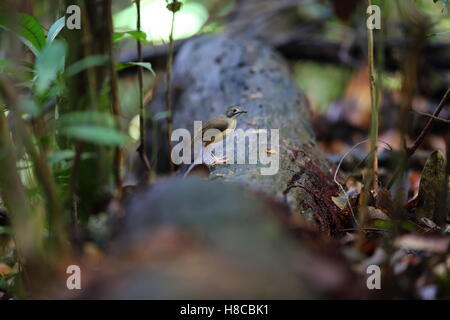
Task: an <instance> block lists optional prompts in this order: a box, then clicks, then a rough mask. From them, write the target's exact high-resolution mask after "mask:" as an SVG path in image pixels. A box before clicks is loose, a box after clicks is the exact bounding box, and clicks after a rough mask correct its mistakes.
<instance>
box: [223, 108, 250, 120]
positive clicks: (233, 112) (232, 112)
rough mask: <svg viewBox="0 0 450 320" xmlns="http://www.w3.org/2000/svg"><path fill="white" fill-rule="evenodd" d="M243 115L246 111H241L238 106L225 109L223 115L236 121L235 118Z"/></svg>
mask: <svg viewBox="0 0 450 320" xmlns="http://www.w3.org/2000/svg"><path fill="white" fill-rule="evenodd" d="M243 113H247V111H244V110H241V108H240V107H238V106H229V107H228V108H227V111H226V112H225V115H226V116H227V117H228V118H231V119H236V118H237V117H239V116H240V115H241V114H243Z"/></svg>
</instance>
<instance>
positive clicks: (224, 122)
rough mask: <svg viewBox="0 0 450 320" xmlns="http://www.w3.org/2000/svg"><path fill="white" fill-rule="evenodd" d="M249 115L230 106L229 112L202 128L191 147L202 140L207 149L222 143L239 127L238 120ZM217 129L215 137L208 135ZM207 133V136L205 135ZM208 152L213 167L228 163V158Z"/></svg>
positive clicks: (237, 107)
mask: <svg viewBox="0 0 450 320" xmlns="http://www.w3.org/2000/svg"><path fill="white" fill-rule="evenodd" d="M244 113H247V111H245V110H241V108H240V107H239V106H235V105H233V106H229V107H227V110H226V111H225V113H224V114H222V115H220V116H218V117H216V118H214V119H211V120H209V121H208V122H206V123H205V125H204V126H203V127H202V130H201V131H199V132H197V134H196V135H195V136H194V138H193V139H192V141H191V145H193V144H194V143H195V142H196V141H197V140H199V139H202V143H203V147H204V148H205V149H206V150H208V149H207V147H208V146H209V145H211V144H213V143H216V142H219V141H222V140H223V139H224V138H226V135H227V134H228V133H229V132H230V130H234V129H236V125H237V118H238V117H239V116H240V115H241V114H244ZM211 129H216V130H218V131H219V132H218V133H217V132H216V134H214V135H208V130H211ZM205 133H206V134H205ZM208 152H209V153H210V154H211V156H212V157H213V159H214V161H213V162H212V163H211V165H215V164H218V163H224V162H225V161H226V157H223V158H220V159H218V158H217V157H216V156H215V155H214V154H212V152H211V151H209V150H208ZM193 166H194V163H193V164H191V166H190V167H189V169H188V170H187V171H186V173H185V174H184V176H186V175H188V174H189V172H190V171H191V169H192V168H193Z"/></svg>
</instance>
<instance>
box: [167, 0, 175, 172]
mask: <svg viewBox="0 0 450 320" xmlns="http://www.w3.org/2000/svg"><path fill="white" fill-rule="evenodd" d="M174 2H177V1H176V0H175V1H174ZM175 12H176V11H175V10H173V11H172V24H171V27H170V35H169V52H168V57H167V68H166V108H167V143H168V146H169V148H168V150H169V157H168V159H169V167H170V170H171V171H172V172H173V171H175V167H174V164H173V162H172V161H171V160H170V154H171V150H170V149H171V148H170V141H171V135H172V122H173V117H172V109H173V108H172V83H171V77H172V64H173V28H174V25H175Z"/></svg>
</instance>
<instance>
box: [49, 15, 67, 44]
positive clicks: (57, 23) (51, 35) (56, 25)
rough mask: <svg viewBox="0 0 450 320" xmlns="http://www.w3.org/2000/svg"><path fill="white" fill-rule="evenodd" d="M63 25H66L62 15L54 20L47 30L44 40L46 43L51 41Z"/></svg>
mask: <svg viewBox="0 0 450 320" xmlns="http://www.w3.org/2000/svg"><path fill="white" fill-rule="evenodd" d="M65 25H66V17H62V18H59V19H58V20H56V21H55V22H54V23H53V24H52V26H51V27H50V29H49V30H48V33H47V40H46V41H47V43H52V42H53V40H55V38H56V37H57V36H58V34H59V33H60V32H61V30H62V29H63V28H64V26H65Z"/></svg>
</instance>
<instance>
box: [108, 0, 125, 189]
mask: <svg viewBox="0 0 450 320" xmlns="http://www.w3.org/2000/svg"><path fill="white" fill-rule="evenodd" d="M105 5H106V6H107V10H108V13H107V16H108V23H107V28H108V33H109V36H110V39H109V41H108V53H109V73H110V75H109V77H110V78H109V82H110V88H111V100H112V101H111V102H112V113H113V115H114V117H115V118H116V120H117V123H116V128H117V130H118V131H121V125H120V116H121V111H120V98H119V89H118V87H117V72H116V68H115V63H114V55H113V44H112V41H113V39H112V37H113V21H112V12H111V0H108V2H107V3H106V4H105ZM122 159H123V155H122V149H121V148H120V147H119V146H117V147H116V148H115V150H114V164H113V171H114V180H115V183H116V188H117V190H121V189H120V187H121V186H122V177H121V174H120V168H121V166H122Z"/></svg>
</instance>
